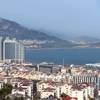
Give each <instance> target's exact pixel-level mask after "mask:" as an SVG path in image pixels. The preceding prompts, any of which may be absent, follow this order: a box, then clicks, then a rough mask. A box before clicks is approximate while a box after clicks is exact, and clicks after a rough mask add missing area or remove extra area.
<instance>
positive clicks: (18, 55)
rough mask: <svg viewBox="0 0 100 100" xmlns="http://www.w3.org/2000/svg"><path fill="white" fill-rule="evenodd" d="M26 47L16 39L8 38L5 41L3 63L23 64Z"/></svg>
mask: <svg viewBox="0 0 100 100" xmlns="http://www.w3.org/2000/svg"><path fill="white" fill-rule="evenodd" d="M23 60H24V47H23V45H22V44H21V43H19V42H17V41H16V39H15V38H14V39H9V38H8V37H7V38H6V39H5V40H4V41H3V61H14V62H18V63H19V62H23Z"/></svg>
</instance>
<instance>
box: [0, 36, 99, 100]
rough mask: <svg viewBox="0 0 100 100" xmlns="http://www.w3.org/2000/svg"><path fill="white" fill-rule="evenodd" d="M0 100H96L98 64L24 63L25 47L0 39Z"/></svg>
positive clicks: (10, 40)
mask: <svg viewBox="0 0 100 100" xmlns="http://www.w3.org/2000/svg"><path fill="white" fill-rule="evenodd" d="M0 46H1V49H0V59H1V61H0V98H1V99H0V100H99V99H100V97H99V96H100V70H99V69H100V64H86V65H73V64H72V65H64V64H63V65H57V64H52V63H46V62H42V63H40V64H31V63H25V62H24V46H23V45H22V44H21V43H20V42H19V41H17V40H16V39H10V38H9V37H6V38H3V37H1V38H0Z"/></svg>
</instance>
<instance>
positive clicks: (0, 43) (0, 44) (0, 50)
mask: <svg viewBox="0 0 100 100" xmlns="http://www.w3.org/2000/svg"><path fill="white" fill-rule="evenodd" d="M2 44H3V37H0V61H1V60H2V56H3V49H2V48H3V46H2Z"/></svg>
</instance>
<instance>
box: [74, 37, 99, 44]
mask: <svg viewBox="0 0 100 100" xmlns="http://www.w3.org/2000/svg"><path fill="white" fill-rule="evenodd" d="M73 40H74V41H76V42H79V43H96V42H100V39H98V38H95V37H92V36H80V37H76V38H74V39H73Z"/></svg>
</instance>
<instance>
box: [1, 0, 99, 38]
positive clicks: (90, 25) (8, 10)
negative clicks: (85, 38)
mask: <svg viewBox="0 0 100 100" xmlns="http://www.w3.org/2000/svg"><path fill="white" fill-rule="evenodd" d="M0 2H1V3H0V13H1V15H0V17H2V18H6V19H9V20H13V21H16V22H18V23H20V24H21V25H23V26H26V27H29V28H33V29H38V30H45V31H49V32H48V34H51V33H52V35H57V36H62V37H64V38H66V37H67V36H73V34H75V36H77V35H78V36H79V35H89V36H90V35H91V36H95V37H98V36H100V35H99V33H100V28H99V27H100V7H99V4H100V2H99V0H95V1H94V0H88V1H87V0H81V1H80V0H75V1H73V0H70V1H69V0H55V1H54V0H50V1H47V0H42V1H41V0H38V1H35V0H30V1H25V0H21V1H19V0H10V1H7V0H0ZM54 33H55V34H54Z"/></svg>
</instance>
